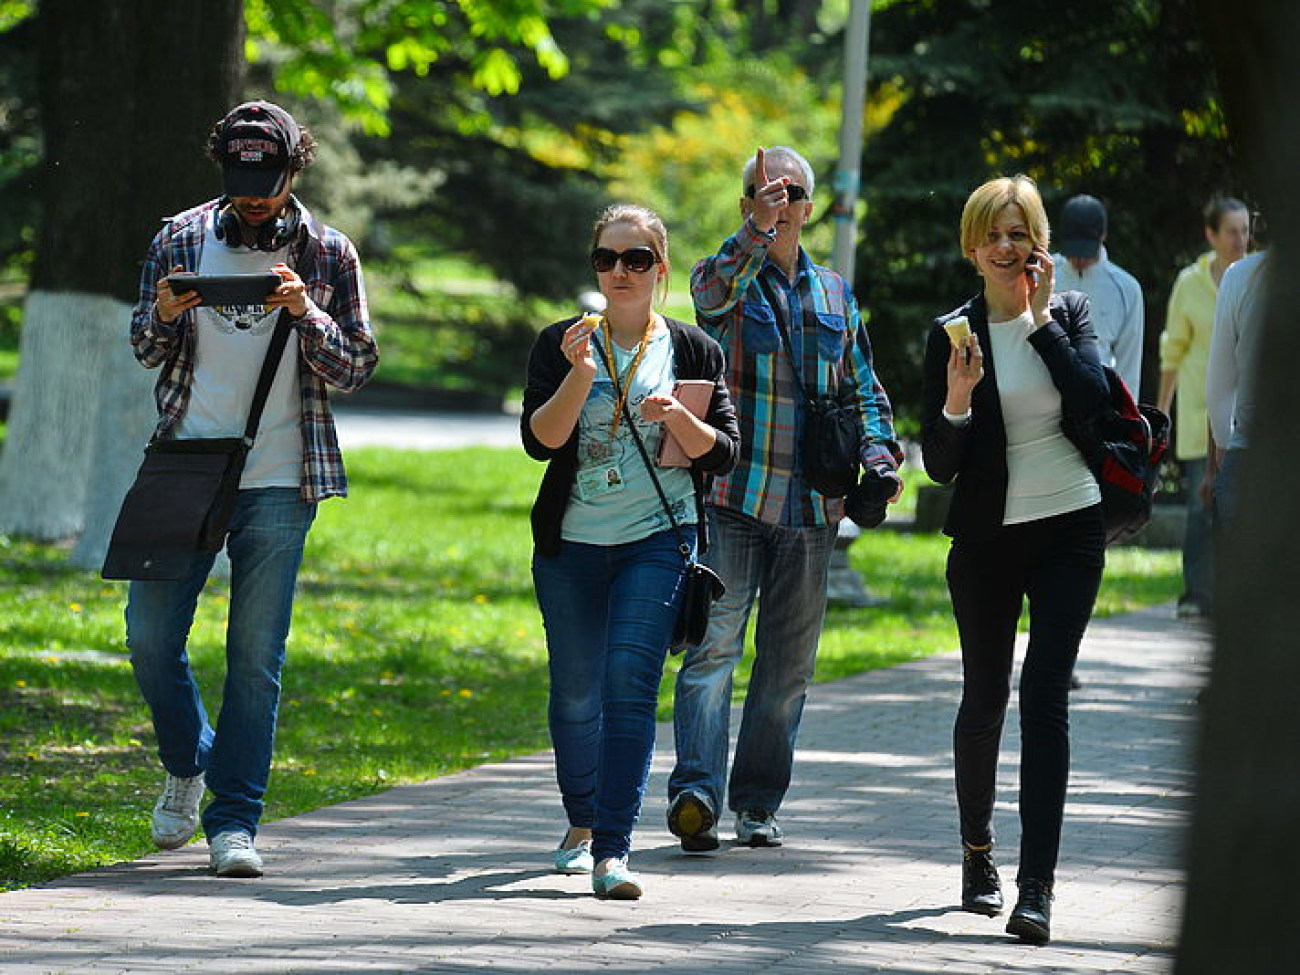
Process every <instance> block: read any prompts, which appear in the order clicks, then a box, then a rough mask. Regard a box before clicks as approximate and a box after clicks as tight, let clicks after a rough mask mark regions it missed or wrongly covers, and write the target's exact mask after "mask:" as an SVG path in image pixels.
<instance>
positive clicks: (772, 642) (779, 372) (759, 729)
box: [668, 147, 903, 852]
mask: <svg viewBox="0 0 1300 975" xmlns="http://www.w3.org/2000/svg"><path fill="white" fill-rule="evenodd" d="M742 186H743V188H744V196H743V198H742V199H741V201H740V211H741V216H742V217H743V223H742V224H741V227H740V229H739V230H737V231H736V232H735V233H734V234H733V235H732V236H731V237H729V238H727V240H725V241H724V242H723V244H722V246H721V248H720V249H719V250H718V253H717V254H715V255H714V256H712V257H709V258H706V259H705V260H703V261H701V262H700V263H699V264H698V265H697V266H696V267H695V270H694V272H693V273H692V276H691V293H692V296H693V298H694V301H695V309H696V315H697V319H698V321H699V323H700V324H701V325H702V326H703V327H704V329H705V331H707V332H708V333H709V334H710V335H712V336H713V337H714V338H716V339H717V340H718V342H719V343H720V344H721V345H722V348H723V351H724V352H725V353H726V355H727V386H728V388H729V389H730V390H731V395H732V399H733V401H734V403H735V407H736V417H737V419H738V420H739V421H740V434H741V448H740V461H739V463H738V464H737V465H736V467H735V469H734V470H733V471H732V472H731V473H730V474H728V475H727V476H725V477H721V478H718V479H716V480H715V481H714V484H713V490H712V494H711V497H710V501H711V510H710V528H711V536H712V544H711V547H710V549H709V551H708V553H707V555H706V557H705V558H706V561H707V562H708V563H709V564H710V565H711V566H712V567H713V568H714V569H715V571H717V572H718V574H719V575H720V576H721V577H722V579H723V581H724V582H725V583H726V586H727V592H726V595H725V596H723V598H722V599H720V600H719V601H718V602H717V603H715V604H714V607H713V613H712V615H711V617H710V620H709V630H708V634H707V635H706V637H705V640H704V642H703V643H702V644H701V645H700V646H699V647H698V648H696V649H694V650H690V651H688V652H687V656H686V659H685V660H684V661H683V663H682V667H681V670H680V671H679V673H678V676H677V689H676V704H675V718H674V725H675V736H676V746H677V765H676V767H675V768H674V769H673V772H672V775H671V777H670V779H669V785H668V798H669V801H670V806H669V812H668V825H669V828H670V829H671V830H672V832H673V833H674V834H675V835H676V836H678V837H680V838H681V844H682V848H683V849H685V850H688V851H693V852H699V851H707V850H713V849H716V848H717V846H718V834H717V819H718V815H719V811H720V810H721V808H722V800H723V798H724V790H723V782H724V778H725V776H726V771H727V755H728V723H729V722H728V718H729V709H730V706H731V688H732V674H733V671H734V670H735V666H736V663H737V662H738V661H739V659H740V657H741V654H742V652H743V649H744V638H745V629H746V625H747V623H748V620H749V615H750V611H751V609H752V608H753V606H754V602H755V599H756V597H758V594H759V592H760V591H761V592H762V594H763V595H762V599H761V601H760V603H759V611H758V616H757V621H756V624H755V632H754V651H755V655H754V668H753V675H752V677H751V678H750V683H749V690H748V693H747V695H746V698H745V707H744V714H743V717H742V719H741V726H740V737H739V740H738V742H737V745H736V755H735V761H734V763H733V767H732V771H731V778H730V782H729V783H728V786H727V789H726V798H727V799H728V803H729V806H730V809H731V810H732V811H733V812H734V813H735V814H736V839H737V840H738V841H739V842H740V843H743V844H747V845H749V846H754V847H759V846H779V845H780V844H781V840H782V832H781V827H780V826H779V825H778V824H777V821H776V812H777V810H778V809H779V808H780V806H781V802H782V800H783V799H784V798H785V793H786V789H787V788H788V787H789V784H790V773H791V766H792V764H793V758H794V744H795V737H796V735H797V734H798V730H799V721H800V717H801V715H802V713H803V704H804V699H805V697H806V696H807V687H808V684H809V682H810V681H811V679H812V675H813V668H814V663H815V660H816V656H817V644H818V640H819V639H820V636H821V628H822V619H823V615H824V612H825V605H826V576H827V569H828V567H829V564H830V558H831V554H832V552H833V550H834V545H835V536H836V526H837V524H838V522H839V520H840V518H841V517H843V514H844V502H843V499H842V498H830V497H825V496H823V495H821V494H819V493H818V492H817V491H815V490H813V489H812V487H810V486H809V485H808V484H807V483H805V481H804V480H803V477H802V476H801V473H800V467H801V461H802V457H801V449H800V443H801V437H802V432H803V426H804V419H805V412H806V410H805V406H804V402H805V401H804V399H803V395H802V393H801V392H800V386H799V384H798V383H797V382H796V376H795V373H794V369H795V368H798V370H799V378H800V379H801V380H802V385H803V387H804V389H806V391H807V395H808V396H809V397H813V398H815V397H816V396H817V395H818V394H821V393H832V392H836V391H839V392H840V393H841V394H842V395H844V396H845V397H847V398H851V399H852V400H853V402H854V403H855V405H856V406H857V408H858V411H859V414H860V417H861V429H862V441H861V449H860V455H861V460H862V463H863V465H864V466H865V467H867V468H872V469H875V470H877V471H879V472H881V473H883V474H885V475H886V476H888V477H891V478H893V479H894V480H896V481H897V490H896V491H895V493H894V496H893V500H897V498H898V495H899V493H901V491H902V488H903V484H902V480H901V479H900V478H898V475H897V469H898V466H899V464H900V463H901V462H902V452H901V450H900V449H899V447H898V444H897V443H896V442H895V440H894V431H893V423H892V414H891V411H890V406H889V399H888V397H887V396H886V395H885V390H884V388H883V387H882V386H881V385H880V382H879V381H878V379H877V378H876V375H875V372H874V370H873V368H872V362H871V344H870V342H869V341H868V339H867V331H866V327H865V325H864V324H863V322H862V320H861V318H860V316H859V314H858V307H857V303H856V301H855V300H854V297H853V292H852V289H851V287H850V285H849V283H848V282H846V281H845V280H844V279H843V278H841V277H840V276H839V275H838V274H836V273H835V272H834V271H831V270H830V269H828V268H824V267H820V266H818V265H815V264H813V263H812V261H811V260H810V259H809V258H808V255H807V253H806V252H805V251H804V250H803V248H802V246H801V245H800V235H801V233H802V230H803V227H804V225H805V224H806V223H807V222H808V218H809V216H810V215H811V213H812V192H813V172H812V167H811V166H809V164H808V162H807V160H805V159H804V158H803V156H801V155H800V154H799V153H797V152H795V151H794V150H793V149H788V148H784V147H781V148H774V149H770V150H768V151H767V152H764V150H762V149H759V150H758V152H757V153H756V154H755V156H754V157H753V158H752V159H750V160H749V161H748V162H747V163H746V165H745V168H744V173H743V177H742ZM782 329H784V332H785V335H786V336H787V337H788V342H789V345H788V346H787V344H786V342H787V339H786V338H784V337H783V336H782Z"/></svg>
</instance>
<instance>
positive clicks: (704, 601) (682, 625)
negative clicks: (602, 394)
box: [592, 335, 727, 653]
mask: <svg viewBox="0 0 1300 975" xmlns="http://www.w3.org/2000/svg"><path fill="white" fill-rule="evenodd" d="M592 341H593V342H594V343H595V345H596V348H597V350H599V351H600V355H601V358H602V359H604V360H605V368H606V371H608V372H609V375H610V379H611V380H612V381H613V383H614V391H615V392H616V393H617V392H619V389H618V372H617V370H616V369H614V368H613V361H612V360H611V359H610V358H609V357H608V356H607V355H606V352H605V350H604V349H602V348H601V346H600V343H599V342H598V341H597V340H596V337H595V336H594V335H593V336H592ZM623 419H624V420H625V421H626V422H627V428H628V431H629V432H630V433H631V434H632V441H633V443H635V444H636V449H637V452H638V453H640V454H641V461H642V462H643V463H644V464H645V469H646V471H647V472H648V473H649V474H650V482H651V483H652V484H654V486H655V493H656V494H658V495H659V503H660V504H662V505H663V507H664V514H666V515H667V516H668V523H669V524H670V525H672V526H673V534H674V535H676V536H677V550H678V551H679V552H681V554H682V561H683V562H685V563H686V577H685V581H684V589H683V591H682V602H681V606H680V607H679V608H678V611H677V622H676V623H675V624H674V626H673V638H672V640H671V641H670V642H669V644H668V649H669V651H670V652H671V653H681V652H682V651H683V650H688V649H691V648H692V647H698V646H699V645H700V644H701V643H702V642H703V641H704V633H705V631H706V630H708V628H709V612H710V611H711V610H712V609H713V603H714V600H717V599H720V598H722V596H723V595H724V594H725V593H726V591H727V587H726V586H725V585H724V584H723V582H722V580H721V579H720V578H718V574H717V573H716V572H714V571H713V570H712V569H710V568H709V567H708V566H707V565H705V564H704V563H703V562H697V561H696V560H695V559H694V558H693V557H692V556H691V547H690V546H689V545H688V544H686V536H684V535H683V534H682V529H681V526H680V525H679V524H677V518H676V516H674V515H673V509H672V505H670V504H669V503H668V495H667V494H665V493H664V489H663V485H662V484H660V483H659V475H658V474H657V473H655V465H654V463H653V462H652V461H651V460H650V453H649V451H647V450H646V449H645V443H644V442H643V441H642V440H641V432H640V431H639V430H637V428H636V424H635V423H634V422H633V421H632V411H631V410H630V409H629V408H628V405H627V400H623ZM666 435H667V434H666V433H665V436H666ZM696 502H697V508H698V507H699V504H698V502H699V497H698V495H697V496H696ZM702 514H703V512H701V516H702ZM701 537H702V536H701V530H700V528H699V526H697V527H696V538H697V540H699V539H700V538H701Z"/></svg>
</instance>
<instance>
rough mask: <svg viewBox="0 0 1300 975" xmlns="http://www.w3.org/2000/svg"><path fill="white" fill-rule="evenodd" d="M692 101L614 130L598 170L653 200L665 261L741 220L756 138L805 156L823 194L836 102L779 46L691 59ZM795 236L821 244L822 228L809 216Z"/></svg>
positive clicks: (622, 190) (705, 249)
mask: <svg viewBox="0 0 1300 975" xmlns="http://www.w3.org/2000/svg"><path fill="white" fill-rule="evenodd" d="M690 75H691V79H692V80H691V81H690V83H689V84H688V85H687V87H686V92H687V94H688V97H690V99H691V101H692V102H693V107H692V110H691V111H685V112H679V113H677V114H676V115H675V116H674V117H673V119H672V121H671V123H670V124H669V125H660V126H655V127H654V128H652V129H650V130H649V131H647V132H643V133H637V134H634V135H631V136H628V137H627V138H625V139H624V140H623V150H624V151H623V152H622V153H621V154H620V156H619V158H618V160H617V161H616V162H615V163H614V164H613V165H612V166H611V167H610V168H609V169H608V170H607V173H608V176H609V177H610V184H609V188H610V192H611V193H612V194H613V195H614V196H617V197H619V198H620V199H626V200H631V201H633V202H638V203H643V204H645V205H647V206H650V207H652V208H653V209H655V210H656V211H657V212H658V213H659V214H660V215H661V216H662V217H663V218H664V221H665V223H666V224H667V226H668V229H669V233H670V236H671V240H672V251H673V255H672V256H673V262H674V263H675V264H676V265H678V266H679V267H689V266H691V265H692V264H694V263H695V262H696V261H698V260H699V259H700V258H702V257H705V256H707V255H709V254H711V253H713V252H714V251H716V250H717V248H718V245H719V243H721V241H722V240H723V238H725V237H726V236H727V235H729V234H731V233H733V232H734V231H735V229H736V228H737V226H738V225H739V223H740V209H739V206H738V201H739V199H740V194H741V185H740V173H741V167H742V166H743V165H744V164H745V161H746V159H747V158H748V157H749V156H750V155H751V154H752V153H753V151H754V149H755V148H756V147H757V146H760V145H761V146H774V145H788V146H794V147H795V148H798V149H800V150H801V151H802V152H804V154H805V155H807V156H808V157H809V161H810V162H811V163H812V164H813V167H814V169H815V170H816V171H817V173H818V174H819V176H820V177H821V182H819V184H818V185H819V186H822V187H824V190H823V191H821V192H819V193H818V199H820V200H826V201H829V199H830V188H829V186H830V180H829V176H830V173H831V171H832V170H833V168H834V165H835V159H834V152H835V147H836V139H837V131H838V129H837V127H838V124H839V103H838V100H837V99H836V98H835V97H833V93H832V92H828V91H826V90H825V89H824V87H822V86H821V85H819V84H818V83H817V82H816V81H815V80H814V79H812V78H810V77H809V76H808V75H807V74H806V73H804V71H803V70H802V69H800V68H799V67H797V66H796V65H794V64H793V63H792V62H791V61H790V60H789V59H788V58H787V57H785V56H784V55H773V56H771V57H769V58H767V59H763V60H759V59H752V60H746V61H738V62H735V63H730V64H718V65H712V66H708V67H705V68H697V69H693V70H692V71H691V72H690ZM804 244H805V246H806V247H807V248H808V250H809V252H810V253H812V254H814V255H816V256H817V257H819V258H827V257H828V256H829V253H830V245H831V228H830V227H829V226H828V225H820V226H813V227H811V228H809V230H808V231H807V232H806V233H805V237H804Z"/></svg>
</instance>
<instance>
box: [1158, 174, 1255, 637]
mask: <svg viewBox="0 0 1300 975" xmlns="http://www.w3.org/2000/svg"><path fill="white" fill-rule="evenodd" d="M1204 215H1205V239H1206V241H1208V242H1209V245H1210V250H1209V251H1207V252H1206V253H1204V254H1202V255H1201V256H1200V257H1198V258H1197V259H1196V260H1195V261H1194V262H1193V263H1192V264H1189V265H1188V266H1187V267H1185V268H1183V270H1182V271H1181V272H1180V273H1179V275H1178V279H1177V280H1176V281H1175V282H1174V287H1173V290H1172V291H1171V292H1170V294H1169V312H1168V315H1167V316H1166V318H1165V330H1164V332H1163V333H1162V334H1161V336H1160V395H1159V400H1158V403H1157V405H1158V406H1159V407H1160V409H1162V410H1164V411H1165V412H1166V413H1168V412H1169V408H1170V405H1171V404H1172V402H1173V399H1174V393H1175V391H1176V392H1177V393H1178V412H1177V415H1176V416H1175V424H1176V427H1175V437H1174V440H1175V451H1174V455H1175V456H1176V457H1177V458H1178V463H1179V465H1180V467H1181V468H1182V472H1183V484H1184V485H1185V494H1186V497H1187V520H1186V523H1185V525H1184V529H1183V593H1182V595H1181V596H1180V597H1179V599H1178V615H1179V616H1181V617H1184V618H1197V617H1203V616H1207V615H1208V614H1209V612H1210V596H1211V593H1212V592H1213V584H1214V569H1213V555H1212V545H1211V540H1210V513H1209V509H1208V507H1207V506H1206V504H1205V502H1204V500H1203V499H1202V498H1201V494H1200V491H1199V487H1200V485H1201V482H1202V481H1203V480H1204V477H1205V465H1206V449H1207V437H1206V411H1205V368H1206V363H1207V362H1208V361H1209V355H1210V335H1211V334H1212V332H1213V329H1214V305H1215V301H1216V299H1217V298H1218V293H1219V281H1220V279H1221V278H1222V277H1223V272H1224V271H1226V270H1227V269H1228V267H1229V266H1230V265H1231V264H1232V263H1233V262H1234V261H1239V260H1240V259H1241V258H1243V257H1245V256H1246V245H1247V243H1248V241H1249V239H1250V213H1249V211H1248V210H1247V208H1246V204H1244V203H1242V202H1241V201H1240V200H1237V199H1233V198H1232V197H1215V198H1214V199H1212V200H1210V202H1209V203H1208V204H1206V207H1205V211H1204Z"/></svg>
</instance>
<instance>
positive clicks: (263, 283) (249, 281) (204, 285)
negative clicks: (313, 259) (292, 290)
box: [167, 271, 283, 305]
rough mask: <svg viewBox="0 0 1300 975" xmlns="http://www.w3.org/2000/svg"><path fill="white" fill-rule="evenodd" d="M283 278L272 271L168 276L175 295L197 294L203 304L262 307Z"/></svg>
mask: <svg viewBox="0 0 1300 975" xmlns="http://www.w3.org/2000/svg"><path fill="white" fill-rule="evenodd" d="M282 280H283V279H282V278H281V277H280V275H278V274H275V273H273V272H271V271H263V272H260V273H257V274H188V273H177V274H169V275H167V283H168V285H170V286H171V289H172V293H173V294H178V295H182V294H185V293H186V292H189V291H197V292H198V293H199V295H200V296H201V297H202V299H203V300H202V301H200V302H199V304H201V305H261V304H264V303H265V302H266V299H267V297H269V296H270V294H271V292H272V291H274V290H275V289H276V288H278V287H280V283H281V281H282Z"/></svg>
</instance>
